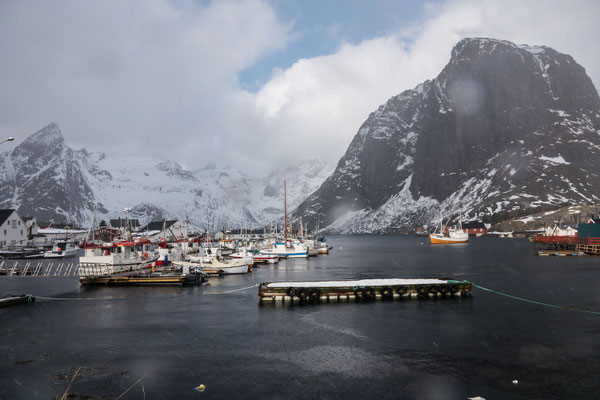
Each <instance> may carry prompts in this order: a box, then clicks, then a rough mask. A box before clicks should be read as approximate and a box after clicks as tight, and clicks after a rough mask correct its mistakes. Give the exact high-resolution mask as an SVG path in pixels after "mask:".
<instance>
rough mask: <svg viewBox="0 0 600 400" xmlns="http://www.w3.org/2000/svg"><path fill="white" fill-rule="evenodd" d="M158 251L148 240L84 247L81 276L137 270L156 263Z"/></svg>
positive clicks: (80, 260) (81, 259)
mask: <svg viewBox="0 0 600 400" xmlns="http://www.w3.org/2000/svg"><path fill="white" fill-rule="evenodd" d="M157 259H158V253H156V252H155V251H154V245H153V244H152V243H150V241H148V240H140V241H133V242H114V243H112V242H111V243H103V244H101V245H98V246H96V245H89V246H86V247H85V248H84V255H83V256H82V257H79V263H80V267H79V276H80V277H88V276H105V275H114V274H120V273H124V272H131V271H136V270H139V269H143V268H147V267H149V266H152V265H154V263H155V262H156V260H157Z"/></svg>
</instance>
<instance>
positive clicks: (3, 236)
mask: <svg viewBox="0 0 600 400" xmlns="http://www.w3.org/2000/svg"><path fill="white" fill-rule="evenodd" d="M25 245H27V226H26V225H25V222H24V221H23V219H22V218H21V217H20V216H19V214H18V213H17V210H0V247H7V246H25Z"/></svg>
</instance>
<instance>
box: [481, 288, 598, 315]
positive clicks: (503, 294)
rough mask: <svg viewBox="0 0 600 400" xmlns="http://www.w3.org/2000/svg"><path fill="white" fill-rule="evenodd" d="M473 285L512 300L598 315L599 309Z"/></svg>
mask: <svg viewBox="0 0 600 400" xmlns="http://www.w3.org/2000/svg"><path fill="white" fill-rule="evenodd" d="M473 286H474V287H476V288H478V289H481V290H485V291H486V292H490V293H494V294H498V295H500V296H504V297H508V298H510V299H514V300H519V301H524V302H526V303H531V304H537V305H539V306H544V307H551V308H558V309H561V310H568V311H578V312H582V313H587V314H594V315H600V311H591V310H583V309H581V308H574V307H566V306H560V305H557V304H550V303H544V302H542V301H537V300H531V299H526V298H523V297H519V296H514V295H512V294H508V293H503V292H499V291H497V290H494V289H490V288H486V287H483V286H480V285H477V284H475V283H473Z"/></svg>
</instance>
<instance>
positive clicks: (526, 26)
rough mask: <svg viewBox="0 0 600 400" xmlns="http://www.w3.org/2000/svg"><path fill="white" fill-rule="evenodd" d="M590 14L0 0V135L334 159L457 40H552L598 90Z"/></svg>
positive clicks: (503, 5) (551, 4) (225, 158)
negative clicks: (52, 133)
mask: <svg viewBox="0 0 600 400" xmlns="http://www.w3.org/2000/svg"><path fill="white" fill-rule="evenodd" d="M599 17H600V2H596V1H569V2H565V1H562V0H561V1H556V0H546V1H522V0H520V1H513V0H506V1H501V0H481V1H471V0H450V1H431V2H427V3H426V2H421V1H412V0H406V1H403V0H396V1H393V0H373V1H359V0H347V1H327V0H321V1H317V0H304V1H291V0H290V1H284V0H239V1H232V0H220V1H200V0H102V1H85V2H83V1H79V0H56V1H52V2H48V1H44V0H39V1H35V0H23V1H9V0H0V54H1V56H0V88H1V91H0V138H4V137H7V136H14V137H15V138H16V140H15V142H14V144H18V143H19V142H20V141H21V140H23V139H24V138H26V137H27V136H28V135H30V134H31V133H33V132H35V131H37V130H38V129H40V128H42V127H43V126H45V125H47V124H49V123H50V122H56V123H58V124H59V126H60V127H61V130H62V132H63V134H64V136H65V139H66V141H67V143H68V144H69V145H70V146H72V147H74V148H86V149H87V150H88V151H104V152H107V153H113V154H117V155H121V156H122V157H123V159H124V161H125V162H126V154H128V153H135V154H145V153H150V154H159V155H161V156H163V157H165V158H169V159H172V160H174V161H178V162H179V163H181V164H182V165H183V166H184V167H186V168H189V169H196V168H202V167H203V166H205V165H206V164H208V163H211V162H212V163H216V164H217V165H222V166H225V165H229V166H233V167H235V168H238V169H240V170H243V171H245V172H247V173H248V174H250V175H260V174H265V173H268V172H270V171H273V170H275V169H277V168H283V167H285V166H287V165H289V164H291V163H294V162H296V161H299V160H303V159H306V158H310V157H314V158H319V159H322V160H325V161H327V162H330V163H332V164H335V163H337V161H338V160H339V158H340V157H341V156H342V155H343V154H344V152H345V151H346V149H347V147H348V145H349V143H350V141H351V140H352V138H353V136H354V135H355V134H356V132H357V131H358V129H359V127H360V125H361V124H362V123H363V122H364V121H365V119H366V118H367V117H368V115H369V114H370V113H371V112H372V111H374V110H375V109H376V108H377V107H378V106H379V105H381V104H383V103H385V102H386V101H387V100H388V99H389V98H390V97H392V96H394V95H397V94H399V93H401V92H402V91H404V90H407V89H410V88H413V87H415V86H416V85H417V84H419V83H420V82H423V81H424V80H426V79H432V78H435V77H436V76H437V74H438V73H439V72H440V71H441V69H442V68H443V67H444V65H445V64H446V63H447V62H448V60H449V57H450V51H451V49H452V47H453V46H454V44H456V42H458V41H459V40H460V39H462V38H464V37H492V38H498V39H505V40H510V41H513V42H516V43H526V44H530V45H546V46H550V47H553V48H554V49H556V50H558V51H560V52H563V53H568V54H570V55H572V56H573V57H574V58H575V60H576V61H577V62H579V63H580V64H581V65H583V66H584V67H585V68H586V71H587V72H588V74H589V75H590V77H591V78H592V81H593V82H594V84H595V85H596V87H597V88H598V85H599V84H600V52H598V51H597V49H598V44H597V38H598V37H600V24H598V23H597V21H598V19H599ZM14 144H11V143H4V144H2V145H1V146H2V148H1V150H6V149H9V148H10V146H11V145H14Z"/></svg>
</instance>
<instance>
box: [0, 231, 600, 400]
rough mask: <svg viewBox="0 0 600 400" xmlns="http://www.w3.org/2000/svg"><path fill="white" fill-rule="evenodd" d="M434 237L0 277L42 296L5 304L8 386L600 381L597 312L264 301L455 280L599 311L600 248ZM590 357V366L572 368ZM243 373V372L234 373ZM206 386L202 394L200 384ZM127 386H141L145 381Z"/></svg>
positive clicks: (418, 390)
mask: <svg viewBox="0 0 600 400" xmlns="http://www.w3.org/2000/svg"><path fill="white" fill-rule="evenodd" d="M426 240H427V239H426V238H420V237H416V236H406V235H401V236H393V235H390V236H361V235H357V236H329V237H328V238H327V241H328V243H329V245H330V247H333V249H331V251H330V253H329V254H328V255H326V256H322V257H310V258H290V259H287V260H281V261H280V262H279V263H277V264H270V265H269V264H264V265H261V266H260V267H258V268H253V269H252V272H251V273H247V274H234V275H229V276H225V275H223V276H221V277H210V278H209V279H208V281H207V282H205V283H203V284H202V285H193V286H167V287H160V286H159V287H136V286H131V287H118V286H114V287H113V286H82V285H80V284H79V278H78V277H76V276H75V277H74V276H70V277H56V278H42V277H35V276H20V277H19V276H15V277H11V278H8V279H4V278H3V279H0V282H1V284H2V287H0V291H1V292H3V293H31V294H33V295H35V296H36V301H35V303H33V304H29V305H25V304H23V305H18V306H12V307H8V308H3V309H1V310H0V319H1V320H2V326H3V329H2V331H1V333H0V338H1V339H2V343H3V346H4V348H3V352H4V354H5V355H6V356H5V357H4V358H3V360H1V361H0V376H1V378H0V381H1V383H2V385H3V387H5V388H6V389H4V390H5V391H4V394H5V396H6V398H13V397H19V396H20V394H22V393H23V390H28V393H31V397H33V398H53V397H54V396H56V395H57V394H61V393H63V392H64V390H65V388H66V386H67V385H68V383H69V381H70V379H71V378H72V377H73V375H74V373H75V372H76V370H77V368H79V367H81V371H80V372H79V374H80V375H78V377H77V378H76V379H75V381H74V382H73V384H72V386H71V389H70V392H69V393H73V394H74V395H77V396H79V398H81V397H83V398H85V396H90V397H91V398H94V397H96V398H98V397H102V396H108V397H111V398H115V397H117V396H118V395H119V394H120V393H122V392H123V391H124V390H125V389H126V388H127V387H129V386H130V385H131V384H133V383H134V382H135V381H136V380H138V379H139V378H140V377H142V376H145V378H144V381H143V382H144V388H145V391H146V393H147V394H149V393H152V396H153V397H156V398H173V397H178V398H190V397H193V396H202V397H203V398H228V397H229V398H232V397H240V393H243V397H249V398H254V397H261V396H265V393H276V394H277V397H291V398H294V397H295V396H297V395H298V393H302V396H303V397H304V396H307V397H326V398H336V397H348V398H355V397H362V398H366V397H374V396H382V397H385V396H386V393H390V392H398V393H400V392H402V393H404V394H405V397H406V398H418V397H425V398H435V396H436V393H437V395H441V393H444V394H445V395H446V396H447V397H450V398H464V399H466V398H467V397H472V396H473V395H474V394H479V395H482V397H485V398H503V399H525V398H532V397H542V398H548V399H552V398H565V397H576V396H577V395H578V394H580V391H579V390H580V389H579V388H582V387H585V388H587V390H589V391H591V392H596V391H598V390H600V387H599V386H598V383H597V380H596V377H595V373H594V372H593V371H595V370H596V368H597V367H599V366H600V359H598V358H597V355H598V354H599V353H598V351H599V349H598V345H597V337H596V336H597V335H596V334H595V331H596V328H597V321H598V320H597V318H598V317H597V316H594V315H590V314H587V313H581V312H576V311H568V310H559V309H555V308H550V307H545V306H541V305H536V304H531V303H526V302H522V301H519V300H515V299H511V298H507V297H504V296H498V295H496V294H493V293H489V292H486V291H481V290H479V289H478V288H476V287H473V288H472V291H473V295H472V296H460V295H456V296H445V297H444V298H443V299H442V297H441V296H437V297H435V298H434V297H433V296H429V297H428V298H421V299H417V298H411V299H410V300H409V299H408V298H406V299H398V298H397V297H395V298H394V299H393V300H389V301H383V300H382V299H379V298H378V299H375V300H372V301H365V300H358V301H356V300H353V299H349V300H348V301H346V300H343V301H340V302H338V301H337V299H335V300H333V299H331V301H330V302H327V301H326V300H325V299H323V300H321V302H320V303H316V302H311V301H262V302H261V301H259V299H260V297H259V296H258V293H259V290H260V284H261V283H266V282H283V283H289V282H314V281H319V282H331V281H334V282H338V281H344V280H346V281H347V280H349V279H354V280H363V279H388V278H413V279H430V278H433V279H444V278H446V277H452V278H454V279H455V280H457V281H469V282H473V283H476V284H478V285H481V286H483V287H487V288H493V289H496V290H500V291H502V292H504V293H508V294H511V295H514V296H519V297H523V298H528V299H534V300H536V301H540V302H545V303H549V304H560V305H562V306H565V307H572V308H577V309H585V310H599V309H600V307H599V306H598V304H597V301H596V300H595V299H596V297H595V292H596V287H595V285H594V279H593V277H594V276H595V272H596V270H597V268H596V267H597V258H595V257H554V258H552V257H538V256H537V255H536V254H535V253H534V252H533V251H532V247H531V243H530V242H529V241H528V240H526V239H511V240H506V239H499V238H486V237H482V238H472V239H471V240H470V241H469V244H468V245H449V246H437V245H436V246H432V245H429V244H427V243H426ZM240 289H243V290H240ZM382 321H385V323H382ZM67 324H69V326H70V328H69V329H64V328H63V327H65V326H66V325H67ZM575 338H576V339H575ZM49 348H51V349H52V350H51V353H52V354H50V352H49V351H48V349H49ZM148 349H152V351H148ZM82 354H85V356H84V357H82ZM583 362H585V363H586V365H588V366H589V368H586V369H574V368H571V367H570V365H573V364H577V363H583ZM235 370H243V371H245V373H244V374H240V375H238V376H236V377H235V378H232V377H231V373H232V371H235ZM549 371H550V373H549ZM514 379H518V380H519V382H520V383H519V385H518V386H514V385H512V384H511V383H510V382H512V380H514ZM16 381H18V382H19V383H16ZM416 381H417V382H419V384H418V385H415V384H414V382H416ZM284 382H285V384H284ZM411 382H412V383H411ZM570 382H578V384H577V385H571V384H570ZM200 384H204V385H205V386H206V390H205V392H204V393H201V394H199V393H197V392H194V390H193V388H195V387H197V386H198V385H200ZM24 388H27V389H24ZM424 388H430V390H431V391H432V392H431V393H429V392H428V393H425V392H423V390H424ZM265 391H266V392H265ZM130 395H131V397H129V398H142V397H143V396H142V393H141V391H140V390H138V391H137V392H135V393H131V394H130ZM75 398H77V397H75ZM88 398H89V397H88Z"/></svg>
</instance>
